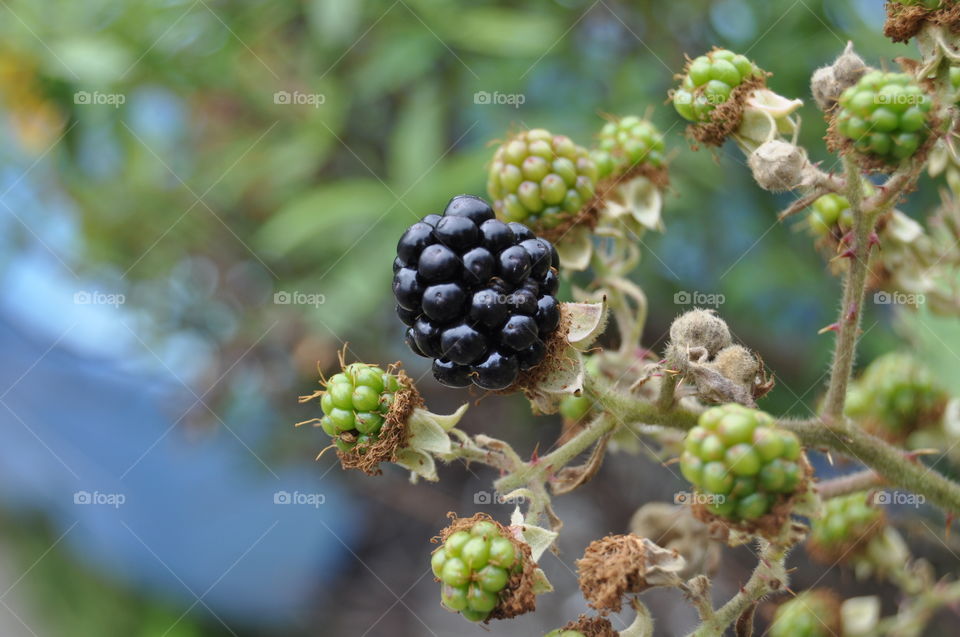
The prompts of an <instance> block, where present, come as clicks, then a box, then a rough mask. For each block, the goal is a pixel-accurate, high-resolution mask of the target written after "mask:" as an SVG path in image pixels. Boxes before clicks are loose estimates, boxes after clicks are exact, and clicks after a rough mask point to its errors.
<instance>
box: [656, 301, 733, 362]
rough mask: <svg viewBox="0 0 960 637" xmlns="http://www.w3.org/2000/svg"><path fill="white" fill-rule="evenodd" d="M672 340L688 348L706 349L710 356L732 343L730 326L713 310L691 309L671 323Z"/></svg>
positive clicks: (675, 343)
mask: <svg viewBox="0 0 960 637" xmlns="http://www.w3.org/2000/svg"><path fill="white" fill-rule="evenodd" d="M670 341H671V343H672V344H674V345H679V346H681V347H685V348H687V349H688V350H689V349H691V348H694V347H702V348H704V349H706V351H707V354H708V355H709V356H710V358H713V357H714V356H716V354H717V352H719V351H720V350H721V349H723V348H724V347H727V346H728V345H730V343H731V341H732V339H731V337H730V328H728V327H727V324H726V322H725V321H724V320H723V319H722V318H720V317H719V316H717V315H716V313H715V312H714V311H713V310H701V309H694V310H690V311H689V312H687V313H686V314H683V315H681V316H679V317H678V318H676V319H675V320H674V321H673V324H671V325H670Z"/></svg>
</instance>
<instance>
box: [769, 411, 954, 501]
mask: <svg viewBox="0 0 960 637" xmlns="http://www.w3.org/2000/svg"><path fill="white" fill-rule="evenodd" d="M778 424H780V425H781V426H782V427H785V428H787V429H789V430H791V431H793V432H794V433H796V434H797V436H799V438H800V440H801V441H802V442H803V444H805V445H807V446H809V447H826V448H828V449H831V450H833V451H836V452H838V453H842V454H845V455H848V456H852V457H854V458H856V459H857V460H859V461H860V462H862V463H863V464H865V465H867V466H868V467H870V468H871V469H873V470H874V471H876V472H877V473H878V474H880V475H881V476H882V477H883V478H884V479H886V481H887V482H889V483H890V484H891V485H895V486H897V487H900V488H903V489H906V490H908V491H912V492H913V493H917V494H920V495H923V496H924V497H926V498H927V499H928V500H929V501H930V502H931V503H933V504H935V505H937V506H939V507H940V508H941V509H943V510H944V511H945V512H947V513H952V514H954V515H960V485H958V484H957V483H955V482H952V481H951V480H948V479H947V478H945V477H943V476H942V475H941V474H940V473H939V472H937V471H936V470H934V469H933V468H932V467H927V466H925V465H923V464H921V463H920V462H918V461H917V460H916V457H915V456H914V455H912V454H910V453H909V452H904V451H903V450H902V449H898V448H897V447H894V446H893V445H891V444H889V443H887V442H885V441H884V440H881V439H880V438H877V437H876V436H872V435H870V434H868V433H867V432H865V431H863V429H861V428H860V427H859V426H858V425H856V424H855V423H852V422H849V421H847V420H841V421H840V423H835V424H834V425H833V426H832V427H829V428H828V427H825V426H824V423H823V421H821V420H818V419H811V420H781V421H778Z"/></svg>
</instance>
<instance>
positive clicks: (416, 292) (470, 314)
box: [393, 195, 560, 390]
mask: <svg viewBox="0 0 960 637" xmlns="http://www.w3.org/2000/svg"><path fill="white" fill-rule="evenodd" d="M558 266H559V258H558V256H557V251H556V249H555V248H554V247H553V245H552V244H551V243H550V242H549V241H547V240H546V239H540V238H538V237H536V236H535V235H534V234H533V233H532V232H531V231H530V229H529V228H527V227H526V226H524V225H522V224H519V223H504V222H502V221H499V220H498V219H496V218H495V215H494V212H493V210H492V209H491V208H490V205H489V204H487V202H486V201H484V200H483V199H481V198H480V197H474V196H473V195H458V196H456V197H454V198H453V199H451V200H450V203H448V204H447V207H446V209H445V210H444V211H443V215H442V216H440V215H427V216H426V217H424V218H423V220H421V221H419V222H417V223H415V224H413V225H412V226H410V227H409V228H408V229H407V231H406V232H405V233H404V234H403V236H402V237H401V238H400V242H399V243H398V244H397V258H396V260H395V261H394V263H393V271H394V276H393V294H394V297H396V300H397V315H398V316H399V317H400V320H401V321H403V322H404V324H405V325H407V334H406V341H407V345H409V346H410V349H411V350H413V352H414V353H416V354H419V355H420V356H424V357H426V358H432V359H434V360H433V375H434V376H435V377H436V379H437V380H438V381H440V382H441V383H442V384H444V385H447V386H449V387H466V386H468V385H470V383H471V382H472V383H475V384H476V385H478V386H479V387H482V388H483V389H490V390H497V389H505V388H507V387H509V386H511V385H513V384H514V383H515V382H516V380H517V377H518V376H519V374H520V372H521V371H525V370H528V369H531V368H532V367H535V366H536V365H538V364H539V363H540V362H542V361H543V359H544V357H545V356H546V353H547V347H546V341H547V339H548V338H549V337H550V335H551V334H553V332H554V331H556V329H557V326H558V325H559V323H560V306H559V304H558V303H557V299H556V298H555V297H554V296H553V295H554V294H556V292H557V284H558V281H557V270H556V268H557V267H558Z"/></svg>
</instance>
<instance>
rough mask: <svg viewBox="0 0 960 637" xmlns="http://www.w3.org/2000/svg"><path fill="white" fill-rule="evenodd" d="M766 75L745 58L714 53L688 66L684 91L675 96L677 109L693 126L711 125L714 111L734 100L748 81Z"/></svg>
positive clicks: (737, 55) (725, 53) (720, 50)
mask: <svg viewBox="0 0 960 637" xmlns="http://www.w3.org/2000/svg"><path fill="white" fill-rule="evenodd" d="M762 75H763V72H762V71H761V70H760V69H759V67H757V65H756V64H754V63H753V62H751V61H750V59H749V58H747V57H746V56H744V55H740V54H737V53H734V52H733V51H728V50H727V49H714V50H713V51H710V52H709V53H706V54H704V55H701V56H699V57H697V58H695V59H694V60H692V61H691V62H690V64H688V65H687V73H686V75H684V76H683V79H682V80H681V82H680V88H678V89H677V90H676V91H674V93H673V106H674V108H676V109H677V112H678V113H680V115H681V117H683V118H684V119H687V120H689V121H691V122H709V121H710V115H711V114H712V113H713V110H714V109H715V108H716V107H717V106H719V105H720V104H723V103H724V102H726V101H727V100H728V99H729V98H730V94H731V93H733V90H734V89H735V88H737V87H738V86H740V85H741V84H743V83H744V82H745V81H747V80H749V79H752V78H755V77H761V76H762Z"/></svg>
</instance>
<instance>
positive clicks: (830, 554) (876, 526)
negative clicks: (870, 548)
mask: <svg viewBox="0 0 960 637" xmlns="http://www.w3.org/2000/svg"><path fill="white" fill-rule="evenodd" d="M883 520H884V512H883V509H880V508H878V507H876V506H874V505H873V503H872V502H871V501H870V494H869V493H868V492H866V491H861V492H859V493H851V494H850V495H845V496H840V497H838V498H831V499H829V500H827V501H825V502H824V504H823V516H822V517H820V518H818V519H814V520H812V522H811V524H810V536H809V538H808V540H807V552H808V553H809V554H810V556H811V557H813V558H814V559H816V560H817V561H818V562H822V563H824V564H831V565H832V564H835V563H836V562H837V561H838V560H841V559H843V558H848V557H849V558H853V557H856V555H857V551H856V549H857V547H859V546H863V545H864V544H865V543H866V542H867V541H868V540H869V539H870V538H871V537H873V536H874V535H876V534H877V533H879V532H880V531H882V530H883Z"/></svg>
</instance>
